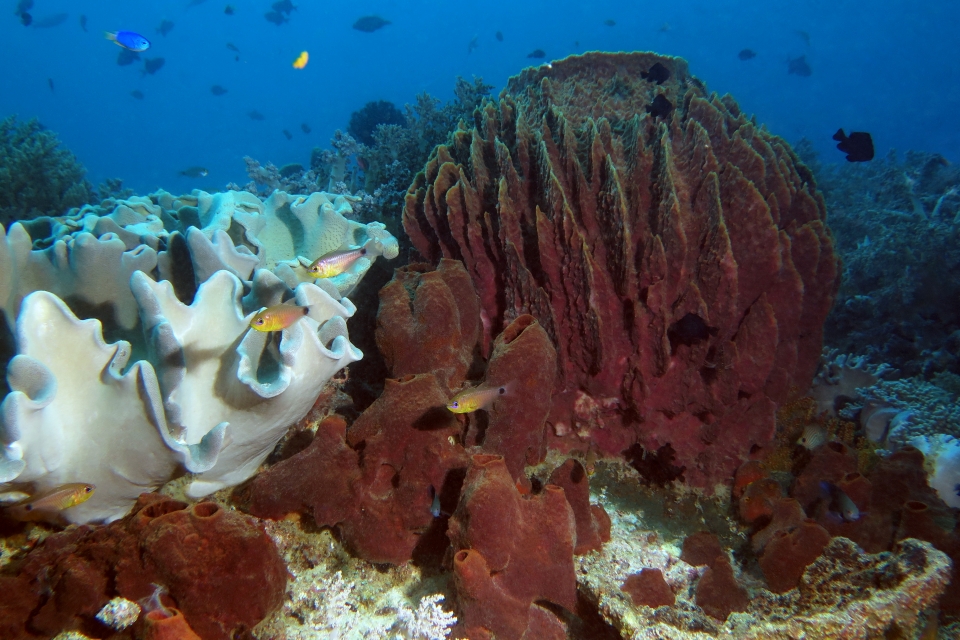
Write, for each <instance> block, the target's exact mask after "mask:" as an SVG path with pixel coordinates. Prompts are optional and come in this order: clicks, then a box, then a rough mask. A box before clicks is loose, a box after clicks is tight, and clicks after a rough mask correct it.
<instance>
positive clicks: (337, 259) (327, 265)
mask: <svg viewBox="0 0 960 640" xmlns="http://www.w3.org/2000/svg"><path fill="white" fill-rule="evenodd" d="M365 255H367V250H366V249H365V248H363V247H360V248H359V249H347V250H346V251H332V252H330V253H327V254H324V255H322V256H320V257H319V258H317V259H316V260H314V261H313V264H311V265H310V266H309V267H307V271H309V272H310V275H312V276H313V277H314V278H332V277H334V276H338V275H340V274H341V273H343V272H344V271H346V270H347V269H349V268H350V266H351V265H352V264H353V263H354V262H356V261H357V260H359V259H360V258H361V257H363V256H365Z"/></svg>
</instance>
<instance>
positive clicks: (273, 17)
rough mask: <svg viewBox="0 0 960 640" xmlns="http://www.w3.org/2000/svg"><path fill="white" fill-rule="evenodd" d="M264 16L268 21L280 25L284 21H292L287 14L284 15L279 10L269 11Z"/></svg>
mask: <svg viewBox="0 0 960 640" xmlns="http://www.w3.org/2000/svg"><path fill="white" fill-rule="evenodd" d="M263 17H264V18H266V20H267V22H272V23H273V24H275V25H277V26H278V27H279V26H280V25H282V24H283V23H284V22H290V20H288V19H287V16H285V15H283V14H282V13H280V12H279V11H268V12H267V13H265V14H263Z"/></svg>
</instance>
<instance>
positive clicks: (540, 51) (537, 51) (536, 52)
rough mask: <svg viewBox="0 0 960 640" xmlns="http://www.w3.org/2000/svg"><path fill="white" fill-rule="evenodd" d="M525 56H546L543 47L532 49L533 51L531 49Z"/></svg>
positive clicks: (538, 57)
mask: <svg viewBox="0 0 960 640" xmlns="http://www.w3.org/2000/svg"><path fill="white" fill-rule="evenodd" d="M527 57H528V58H536V59H540V58H546V57H547V52H546V51H544V50H543V49H534V50H533V51H531V52H530V53H528V54H527Z"/></svg>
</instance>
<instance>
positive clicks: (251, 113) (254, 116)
mask: <svg viewBox="0 0 960 640" xmlns="http://www.w3.org/2000/svg"><path fill="white" fill-rule="evenodd" d="M247 117H248V118H250V119H251V120H266V119H267V117H266V116H265V115H263V114H262V113H260V112H259V111H257V110H253V111H247Z"/></svg>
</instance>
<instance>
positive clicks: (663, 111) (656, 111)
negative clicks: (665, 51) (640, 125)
mask: <svg viewBox="0 0 960 640" xmlns="http://www.w3.org/2000/svg"><path fill="white" fill-rule="evenodd" d="M658 64H659V63H658ZM671 111H673V103H671V102H670V101H669V100H667V98H666V97H665V96H664V95H663V94H660V95H658V96H657V97H656V98H654V99H653V103H652V104H650V105H649V106H647V113H649V114H650V115H652V116H653V117H654V118H666V117H668V116H669V115H670V112H671Z"/></svg>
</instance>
